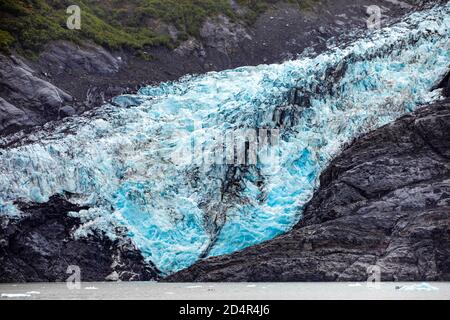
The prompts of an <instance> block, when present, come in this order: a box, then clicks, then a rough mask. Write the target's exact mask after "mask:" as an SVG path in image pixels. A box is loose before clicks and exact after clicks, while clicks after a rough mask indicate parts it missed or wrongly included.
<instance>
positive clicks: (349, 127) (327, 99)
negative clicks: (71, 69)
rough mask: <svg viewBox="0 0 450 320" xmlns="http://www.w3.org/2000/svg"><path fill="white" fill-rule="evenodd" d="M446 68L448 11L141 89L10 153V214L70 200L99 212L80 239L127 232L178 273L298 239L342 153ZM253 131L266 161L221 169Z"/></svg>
mask: <svg viewBox="0 0 450 320" xmlns="http://www.w3.org/2000/svg"><path fill="white" fill-rule="evenodd" d="M449 66H450V5H449V4H447V5H443V6H440V7H435V8H432V9H429V10H427V11H423V12H418V13H414V14H412V15H411V16H410V17H407V18H405V19H404V21H402V22H400V23H398V24H396V25H394V26H390V27H387V28H385V29H382V30H379V31H377V32H375V33H373V34H370V35H368V36H367V38H365V39H361V40H358V41H356V42H354V43H352V44H349V45H347V46H345V47H338V48H335V49H333V50H330V51H329V52H327V53H324V54H321V55H319V56H317V57H315V58H303V59H298V60H293V61H287V62H284V63H282V64H274V65H260V66H257V67H242V68H238V69H235V70H227V71H223V72H212V73H208V74H205V75H201V76H188V77H185V78H183V79H181V80H179V81H177V82H168V83H162V84H160V85H159V86H154V87H144V88H142V89H141V90H140V91H139V92H138V93H137V94H136V95H124V96H119V97H116V98H115V99H114V103H112V104H107V105H105V106H103V107H101V108H100V109H98V110H96V111H95V112H91V113H89V114H86V115H84V116H79V117H73V118H70V119H66V120H63V121H61V122H59V123H56V124H49V125H47V126H46V127H44V128H43V129H40V130H37V131H35V132H33V133H31V134H29V135H28V136H26V137H24V138H23V141H22V142H21V143H20V144H17V145H11V146H8V147H4V148H2V149H0V182H1V183H0V214H5V215H11V216H13V217H18V216H20V212H19V210H18V209H17V208H16V206H15V205H14V202H15V201H17V200H20V201H33V202H39V203H43V202H46V201H48V199H49V197H50V196H52V195H55V194H62V193H66V192H67V193H70V200H71V201H73V202H74V203H79V204H83V205H88V206H89V207H90V209H89V210H84V211H81V212H80V213H72V215H76V216H79V217H80V218H81V220H82V222H83V223H84V224H83V226H82V227H80V228H79V229H78V230H76V231H75V234H74V236H75V237H86V236H89V234H91V233H94V232H96V233H98V232H101V233H102V234H104V235H105V236H108V237H111V238H114V237H115V236H116V235H115V231H114V230H115V227H117V226H124V227H126V228H127V230H128V232H129V235H130V237H131V238H132V239H133V241H134V242H135V244H136V245H137V247H138V248H139V249H140V250H141V252H142V253H143V255H144V256H145V258H146V259H148V260H150V261H152V262H153V263H154V264H155V265H156V266H157V267H158V268H159V269H160V270H161V271H162V272H163V273H164V274H168V273H171V272H174V271H177V270H180V269H182V268H185V267H188V266H189V265H191V264H193V263H194V262H195V261H197V260H198V259H200V258H203V257H207V256H215V255H222V254H227V253H230V252H233V251H236V250H240V249H242V248H245V247H247V246H250V245H253V244H256V243H260V242H262V241H265V240H268V239H271V238H273V237H275V236H277V235H279V234H281V233H283V232H285V231H287V230H289V229H290V228H291V227H292V226H293V225H294V224H295V223H297V222H298V220H299V219H301V212H302V208H303V206H304V205H305V203H307V201H308V200H309V199H310V198H311V196H312V194H313V192H314V190H315V188H317V187H318V184H319V181H318V177H319V175H320V173H321V171H322V170H323V169H324V168H325V167H326V165H327V164H328V163H329V161H330V160H331V159H332V158H333V157H334V156H336V155H337V154H338V153H339V151H340V150H341V149H342V147H343V146H344V145H345V144H346V143H349V142H351V141H352V139H354V138H355V137H357V136H359V135H361V134H363V133H364V132H367V131H369V130H373V129H375V128H377V127H380V126H382V125H384V124H386V123H388V122H391V121H393V120H394V119H396V118H398V117H399V116H401V115H403V114H405V113H407V112H411V111H413V110H414V109H415V108H416V107H417V106H419V105H423V104H426V103H430V102H432V101H435V100H437V99H440V92H439V90H434V91H433V90H432V88H433V86H434V85H435V84H436V83H437V82H438V81H439V80H440V79H441V78H442V76H443V75H444V74H445V72H446V71H447V70H448V68H449ZM294 93H295V95H296V96H297V97H301V99H300V100H299V99H297V100H296V101H297V103H296V104H294V102H293V99H292V97H293V95H294ZM299 101H300V102H299ZM244 129H258V130H260V131H262V129H266V130H269V131H270V132H271V133H270V139H269V137H268V140H271V143H268V144H267V148H265V149H264V148H263V149H262V150H258V153H257V160H258V161H256V162H255V163H254V164H249V165H243V164H236V163H232V162H233V161H222V162H221V161H215V160H217V158H216V159H215V160H214V159H213V157H214V155H215V154H216V153H215V152H216V151H217V150H220V148H222V145H223V143H224V141H225V140H226V139H227V137H228V136H229V133H237V136H239V135H240V134H241V133H242V132H244V131H243V130H244ZM249 132H251V131H249ZM231 136H232V134H231ZM274 137H276V139H274ZM8 139H10V138H8V137H6V138H2V140H0V144H2V145H6V144H7V142H8V141H9V140H8ZM272 140H273V141H272ZM244 149H245V148H244ZM197 151H201V152H197ZM219 155H220V153H219ZM211 159H212V160H211ZM222 160H223V159H222Z"/></svg>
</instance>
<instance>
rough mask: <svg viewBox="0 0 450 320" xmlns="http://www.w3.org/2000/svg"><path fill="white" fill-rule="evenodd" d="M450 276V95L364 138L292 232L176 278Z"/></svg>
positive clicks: (326, 177) (336, 166)
mask: <svg viewBox="0 0 450 320" xmlns="http://www.w3.org/2000/svg"><path fill="white" fill-rule="evenodd" d="M371 266H378V267H379V268H380V270H381V279H382V280H384V281H394V280H395V281H397V280H398V281H420V280H428V281H432V280H441V281H449V280H450V101H449V100H446V101H444V102H439V103H436V104H435V105H433V106H429V107H424V108H421V109H419V110H418V111H416V112H415V113H413V114H411V115H407V116H405V117H403V118H401V119H399V120H398V121H396V122H394V123H392V124H390V125H387V126H385V127H383V128H381V129H379V130H376V131H374V132H372V133H370V134H368V135H366V136H364V137H362V138H360V139H358V140H357V141H355V142H354V143H353V144H352V145H351V146H350V147H349V148H347V149H346V150H345V151H344V152H343V153H342V154H341V155H340V156H339V157H338V158H336V159H335V160H334V161H332V163H331V164H330V166H329V167H328V169H327V170H326V171H325V172H324V173H323V174H322V176H321V186H320V188H319V190H318V191H317V192H316V193H315V195H314V197H313V199H312V200H311V202H310V203H309V204H308V206H307V207H306V209H305V211H304V216H303V219H302V220H301V222H300V223H299V224H298V225H296V226H295V227H294V228H293V230H292V231H290V232H288V233H287V234H285V235H282V236H280V237H278V238H276V239H274V240H271V241H268V242H265V243H262V244H260V245H257V246H254V247H250V248H247V249H245V250H242V251H240V252H237V253H234V254H232V255H229V256H223V257H215V258H210V259H207V260H204V261H201V262H199V263H197V264H195V265H194V266H192V267H190V268H188V269H186V270H183V271H181V272H179V273H177V274H174V275H172V276H170V277H169V278H168V279H167V280H168V281H365V280H367V278H368V271H367V270H368V268H369V267H371Z"/></svg>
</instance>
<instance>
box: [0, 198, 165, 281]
mask: <svg viewBox="0 0 450 320" xmlns="http://www.w3.org/2000/svg"><path fill="white" fill-rule="evenodd" d="M83 209H86V208H81V207H78V206H76V205H73V204H71V203H70V202H68V201H67V200H66V199H65V197H64V196H54V197H52V198H50V200H49V201H48V202H47V203H44V204H23V205H21V211H22V212H23V213H24V217H23V218H21V219H20V220H18V219H17V220H16V219H12V218H11V219H8V218H7V217H4V216H0V282H41V281H66V279H68V278H69V276H70V275H72V274H73V269H71V270H72V271H70V270H69V271H70V272H69V273H67V272H68V267H69V266H77V267H79V268H80V271H81V274H80V275H81V281H105V280H110V281H117V280H126V281H138V280H139V281H146V280H154V279H157V278H158V270H156V268H155V267H154V266H153V265H150V264H147V263H146V262H145V261H144V259H143V257H142V255H141V253H140V252H139V251H138V250H137V249H136V248H135V247H134V245H133V244H132V243H131V241H130V240H129V239H127V238H126V237H123V238H118V239H117V240H115V241H112V240H110V239H109V238H107V237H103V236H102V235H100V234H95V235H91V236H89V237H88V238H80V239H76V238H75V237H74V236H73V232H74V231H75V230H76V229H77V228H78V226H79V225H80V221H79V219H78V218H74V217H71V216H69V215H68V213H69V212H78V211H80V210H83ZM119 234H120V233H119Z"/></svg>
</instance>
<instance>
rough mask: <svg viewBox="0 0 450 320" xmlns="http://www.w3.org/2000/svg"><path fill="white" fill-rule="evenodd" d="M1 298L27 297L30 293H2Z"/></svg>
mask: <svg viewBox="0 0 450 320" xmlns="http://www.w3.org/2000/svg"><path fill="white" fill-rule="evenodd" d="M1 297H2V298H28V297H31V294H28V293H2V296H1Z"/></svg>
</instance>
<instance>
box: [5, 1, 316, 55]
mask: <svg viewBox="0 0 450 320" xmlns="http://www.w3.org/2000/svg"><path fill="white" fill-rule="evenodd" d="M312 1H317V0H287V2H294V3H298V4H299V5H300V7H305V5H307V4H309V3H310V2H312ZM276 2H279V0H236V3H238V4H239V5H240V6H241V7H242V8H243V10H242V11H243V13H240V14H239V15H238V14H237V13H236V12H235V11H233V9H232V7H231V1H230V0H128V1H123V0H75V1H74V0H0V51H1V52H8V51H9V50H10V49H11V48H15V49H17V50H20V51H22V52H23V53H24V54H27V55H29V56H32V55H34V54H36V53H37V52H39V51H40V50H42V49H43V47H44V46H45V44H46V43H48V42H49V41H52V40H61V39H64V40H70V41H74V42H81V41H83V40H91V41H93V42H95V43H97V44H99V45H102V46H105V47H107V48H110V49H120V48H131V49H135V50H140V49H142V48H144V47H146V46H154V45H166V46H172V45H175V43H174V41H173V40H172V39H171V37H170V36H169V34H168V32H167V30H163V29H164V26H166V27H167V25H173V26H174V27H175V28H176V29H177V30H178V39H179V40H184V39H187V38H188V37H190V36H193V37H196V36H198V34H199V31H200V28H201V25H202V24H203V22H204V20H205V19H206V18H207V17H211V16H216V15H218V14H224V15H226V16H228V17H230V18H231V19H239V20H243V21H245V22H246V23H252V22H253V21H254V20H255V19H256V17H257V16H258V15H259V14H260V13H262V12H264V11H265V10H266V9H267V7H268V5H270V4H271V3H272V4H273V3H276ZM74 4H75V5H78V6H79V7H80V8H81V12H82V15H81V30H69V29H67V27H66V21H67V18H68V17H69V14H67V13H66V9H67V7H68V6H70V5H74Z"/></svg>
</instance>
